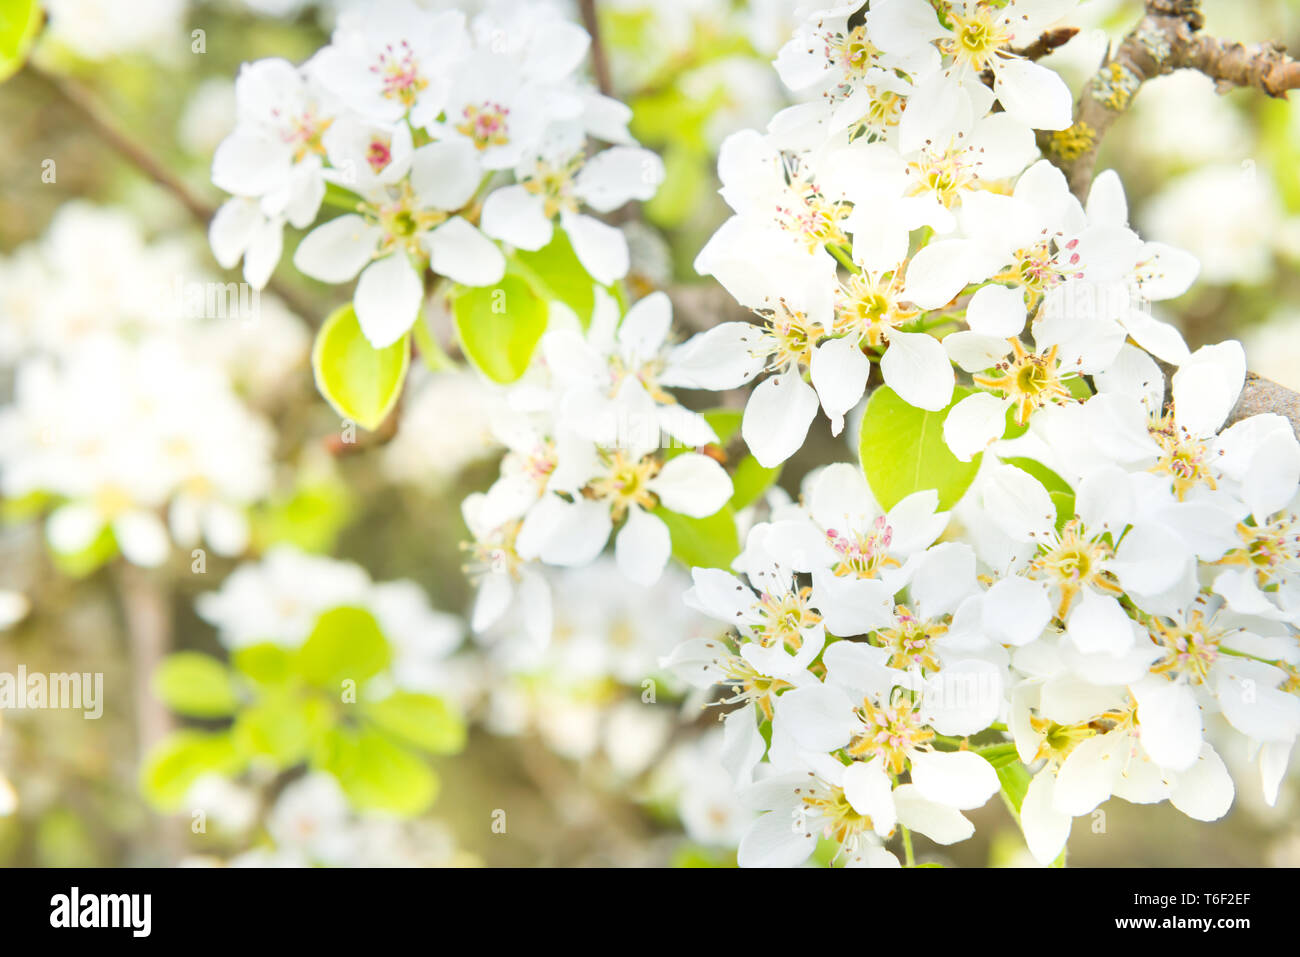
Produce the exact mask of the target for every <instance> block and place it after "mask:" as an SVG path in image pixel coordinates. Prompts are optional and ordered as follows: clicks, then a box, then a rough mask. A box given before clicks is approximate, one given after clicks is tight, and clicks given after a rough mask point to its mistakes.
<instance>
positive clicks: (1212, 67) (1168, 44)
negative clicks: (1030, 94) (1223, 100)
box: [1040, 0, 1300, 436]
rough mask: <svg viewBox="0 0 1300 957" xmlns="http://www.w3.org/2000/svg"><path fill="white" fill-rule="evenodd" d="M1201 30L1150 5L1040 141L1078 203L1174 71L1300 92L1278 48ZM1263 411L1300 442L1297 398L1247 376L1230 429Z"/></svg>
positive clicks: (1160, 0) (1185, 14) (1170, 7)
mask: <svg viewBox="0 0 1300 957" xmlns="http://www.w3.org/2000/svg"><path fill="white" fill-rule="evenodd" d="M1204 25H1205V18H1204V16H1203V15H1202V14H1201V4H1200V0H1146V8H1145V11H1144V13H1143V16H1142V19H1141V20H1139V21H1138V23H1137V25H1136V26H1135V27H1134V28H1133V29H1132V30H1130V31H1129V33H1128V35H1127V36H1125V37H1124V39H1123V40H1122V41H1120V44H1119V46H1118V47H1116V48H1115V49H1114V51H1113V52H1110V53H1108V54H1107V56H1106V58H1105V59H1104V60H1103V61H1102V64H1101V68H1100V69H1099V70H1098V71H1097V73H1096V74H1095V75H1094V76H1093V77H1092V79H1091V80H1089V81H1088V83H1087V84H1085V85H1084V88H1083V92H1082V93H1080V95H1079V101H1078V102H1077V103H1076V104H1075V108H1074V124H1073V125H1072V126H1071V127H1070V128H1069V129H1067V130H1061V131H1059V132H1056V133H1052V134H1044V135H1043V144H1042V145H1043V146H1044V149H1045V152H1046V153H1047V155H1048V158H1049V159H1051V161H1052V162H1053V163H1054V164H1055V165H1056V166H1057V167H1058V168H1059V169H1060V170H1061V171H1062V172H1063V173H1065V176H1066V179H1067V180H1068V182H1069V184H1070V190H1071V192H1073V193H1074V195H1075V196H1077V197H1078V198H1079V199H1080V201H1084V200H1086V199H1087V197H1088V190H1089V189H1090V188H1091V186H1092V177H1093V172H1094V170H1095V169H1096V165H1097V149H1098V147H1099V146H1100V145H1101V138H1102V137H1103V136H1104V135H1105V134H1106V131H1107V130H1109V129H1110V127H1111V125H1112V124H1113V123H1114V122H1115V121H1116V120H1117V119H1119V117H1120V115H1121V114H1123V113H1124V112H1125V111H1126V110H1128V108H1129V105H1130V104H1131V103H1132V102H1133V97H1134V96H1135V95H1136V94H1137V91H1138V89H1139V88H1140V87H1141V85H1142V84H1143V83H1145V82H1146V81H1147V80H1151V79H1154V78H1155V77H1158V76H1165V75H1167V74H1170V73H1173V72H1174V71H1175V70H1198V71H1200V72H1201V73H1204V74H1205V75H1206V76H1208V77H1210V78H1211V79H1212V80H1214V81H1215V83H1216V84H1217V86H1218V89H1219V91H1220V92H1226V91H1227V90H1229V89H1233V88H1235V87H1253V88H1254V89H1258V90H1261V91H1263V92H1264V93H1267V94H1268V95H1269V96H1276V97H1285V96H1286V94H1287V91H1288V90H1292V89H1295V88H1297V87H1300V61H1296V60H1293V59H1292V58H1291V57H1290V56H1288V55H1287V53H1286V50H1285V49H1284V48H1283V47H1282V45H1281V44H1279V43H1260V44H1255V45H1253V46H1249V47H1247V46H1243V45H1242V44H1240V43H1236V42H1234V41H1230V40H1220V39H1217V38H1216V37H1211V36H1206V35H1205V34H1202V33H1201V32H1200V30H1201V27H1203V26H1204ZM1044 36H1046V35H1044ZM1041 39H1042V38H1040V41H1041ZM1261 412H1276V413H1278V414H1279V415H1282V416H1285V417H1286V418H1287V419H1288V420H1290V422H1291V428H1292V430H1293V431H1294V432H1295V433H1296V434H1297V435H1298V436H1300V395H1298V394H1297V393H1295V392H1292V391H1291V390H1290V389H1287V388H1286V387H1284V386H1281V385H1278V384H1277V383H1276V382H1272V381H1270V380H1268V379H1264V378H1261V377H1260V376H1257V375H1256V374H1255V373H1253V372H1248V373H1247V374H1246V382H1245V385H1244V386H1243V388H1242V390H1241V396H1240V398H1239V399H1238V400H1237V404H1236V406H1235V407H1234V408H1233V410H1232V413H1231V414H1230V415H1229V416H1228V420H1227V422H1226V423H1225V424H1226V425H1231V424H1233V423H1234V422H1238V421H1240V420H1241V419H1244V418H1246V417H1248V416H1251V415H1257V414H1259V413H1261Z"/></svg>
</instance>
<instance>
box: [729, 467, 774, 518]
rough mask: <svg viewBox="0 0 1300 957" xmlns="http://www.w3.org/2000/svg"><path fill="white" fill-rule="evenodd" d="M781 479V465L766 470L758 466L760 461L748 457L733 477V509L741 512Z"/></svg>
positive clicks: (737, 468)
mask: <svg viewBox="0 0 1300 957" xmlns="http://www.w3.org/2000/svg"><path fill="white" fill-rule="evenodd" d="M780 477H781V466H780V465H778V466H777V467H776V468H771V469H769V468H764V467H763V466H762V465H759V464H758V459H756V458H754V456H752V455H746V456H745V457H744V458H743V459H741V460H740V464H739V465H737V466H736V471H735V474H733V475H732V476H731V483H732V485H733V486H734V487H735V491H734V492H733V493H732V495H731V507H732V508H733V509H734V510H735V511H737V512H739V511H740V510H741V509H742V508H747V507H748V506H750V505H752V504H753V503H754V502H756V501H758V499H759V498H760V497H762V495H763V493H764V492H766V491H767V490H768V489H769V488H771V487H772V485H773V484H774V483H775V482H776V480H777V479H778V478H780Z"/></svg>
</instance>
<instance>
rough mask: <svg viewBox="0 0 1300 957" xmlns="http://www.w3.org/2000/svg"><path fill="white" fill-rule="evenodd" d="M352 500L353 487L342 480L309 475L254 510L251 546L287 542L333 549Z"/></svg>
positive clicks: (304, 547) (311, 548)
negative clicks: (288, 492)
mask: <svg viewBox="0 0 1300 957" xmlns="http://www.w3.org/2000/svg"><path fill="white" fill-rule="evenodd" d="M351 502H352V490H351V489H350V488H349V487H348V486H347V485H346V484H344V483H343V482H341V481H338V480H330V481H321V480H319V479H311V480H310V483H309V484H303V485H300V486H299V487H298V488H296V489H294V490H293V492H292V493H291V494H289V495H287V496H284V497H276V498H274V499H273V500H271V501H270V502H268V503H266V504H265V505H263V506H262V507H260V508H258V509H257V510H255V511H254V512H253V522H252V524H253V542H254V546H255V547H254V550H255V551H257V552H264V551H266V550H267V549H268V548H270V547H271V546H272V545H276V544H280V543H282V542H287V543H289V544H291V545H295V546H297V547H298V548H299V549H301V550H302V551H305V552H317V553H324V552H329V551H332V550H333V547H334V541H335V539H337V538H338V535H339V532H341V531H342V530H343V526H344V525H346V524H347V521H348V512H349V510H350V507H351Z"/></svg>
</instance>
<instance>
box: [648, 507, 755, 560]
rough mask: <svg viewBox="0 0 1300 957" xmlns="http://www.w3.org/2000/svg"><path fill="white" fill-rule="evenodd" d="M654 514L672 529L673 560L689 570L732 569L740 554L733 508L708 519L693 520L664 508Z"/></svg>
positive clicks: (669, 531) (727, 508)
mask: <svg viewBox="0 0 1300 957" xmlns="http://www.w3.org/2000/svg"><path fill="white" fill-rule="evenodd" d="M654 513H655V515H657V516H659V518H661V519H662V520H663V523H664V524H665V525H667V526H668V534H669V535H670V536H672V541H673V556H674V557H676V558H677V560H678V561H680V562H681V563H682V564H683V565H685V566H686V567H687V568H730V567H731V562H732V559H734V558H735V557H736V556H737V555H739V554H740V535H739V533H738V532H737V531H736V514H735V512H733V511H732V510H731V506H729V505H724V506H723V507H722V508H721V509H719V510H718V511H717V512H714V513H713V514H712V515H710V516H709V517H708V518H689V517H688V516H686V515H681V514H679V513H677V512H671V511H669V510H668V509H666V508H664V507H663V506H662V505H661V506H659V507H658V508H656V509H655V510H654Z"/></svg>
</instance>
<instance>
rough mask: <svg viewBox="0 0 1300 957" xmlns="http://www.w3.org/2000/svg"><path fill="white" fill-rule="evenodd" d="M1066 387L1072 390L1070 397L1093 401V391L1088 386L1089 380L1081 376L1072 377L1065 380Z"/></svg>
mask: <svg viewBox="0 0 1300 957" xmlns="http://www.w3.org/2000/svg"><path fill="white" fill-rule="evenodd" d="M1065 387H1066V388H1067V389H1069V390H1070V395H1072V396H1074V397H1075V398H1076V399H1085V400H1086V399H1091V398H1092V389H1091V388H1090V387H1089V385H1088V380H1087V379H1085V378H1084V377H1083V376H1081V375H1072V376H1070V377H1069V378H1067V379H1066V380H1065Z"/></svg>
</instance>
